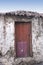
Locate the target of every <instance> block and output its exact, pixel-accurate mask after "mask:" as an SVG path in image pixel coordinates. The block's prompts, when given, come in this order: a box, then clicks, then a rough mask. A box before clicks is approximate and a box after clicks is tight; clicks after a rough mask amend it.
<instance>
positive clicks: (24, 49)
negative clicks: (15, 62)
mask: <svg viewBox="0 0 43 65" xmlns="http://www.w3.org/2000/svg"><path fill="white" fill-rule="evenodd" d="M30 36H31V23H19V22H18V23H15V43H16V55H17V57H27V56H29V54H30V40H31V39H30Z"/></svg>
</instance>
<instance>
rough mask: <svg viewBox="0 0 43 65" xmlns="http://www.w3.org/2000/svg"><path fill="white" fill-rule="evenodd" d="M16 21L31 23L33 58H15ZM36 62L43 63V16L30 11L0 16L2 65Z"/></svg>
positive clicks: (0, 56) (0, 58)
mask: <svg viewBox="0 0 43 65" xmlns="http://www.w3.org/2000/svg"><path fill="white" fill-rule="evenodd" d="M16 21H19V22H20V21H21V22H31V23H32V52H33V57H26V58H16V47H15V22H16ZM36 61H37V62H40V61H43V16H42V15H41V14H40V13H36V12H30V11H28V12H26V11H17V12H11V13H5V14H0V62H1V63H2V64H4V65H29V64H32V63H35V62H36Z"/></svg>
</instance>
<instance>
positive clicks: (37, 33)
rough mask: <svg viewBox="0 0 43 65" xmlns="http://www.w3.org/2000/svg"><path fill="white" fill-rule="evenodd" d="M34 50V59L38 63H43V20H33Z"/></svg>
mask: <svg viewBox="0 0 43 65" xmlns="http://www.w3.org/2000/svg"><path fill="white" fill-rule="evenodd" d="M32 46H33V47H32V48H33V57H34V59H35V60H37V61H43V19H42V18H37V17H36V18H33V20H32Z"/></svg>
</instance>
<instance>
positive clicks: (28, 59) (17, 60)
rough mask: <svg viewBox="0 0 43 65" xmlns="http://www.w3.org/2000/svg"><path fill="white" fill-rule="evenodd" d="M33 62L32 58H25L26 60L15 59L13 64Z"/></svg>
mask: <svg viewBox="0 0 43 65" xmlns="http://www.w3.org/2000/svg"><path fill="white" fill-rule="evenodd" d="M34 62H35V61H34V58H32V57H26V58H16V59H15V61H14V63H15V64H16V65H17V64H20V63H31V64H33V63H34Z"/></svg>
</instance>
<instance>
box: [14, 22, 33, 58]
mask: <svg viewBox="0 0 43 65" xmlns="http://www.w3.org/2000/svg"><path fill="white" fill-rule="evenodd" d="M16 23H30V24H31V35H30V39H31V40H30V48H29V49H30V52H29V53H30V54H29V56H28V57H33V52H32V22H31V21H28V22H25V21H15V25H16ZM15 34H16V33H15ZM15 42H16V41H15ZM15 51H16V43H15ZM16 55H17V54H16ZM16 58H17V56H16ZM20 58H24V57H20Z"/></svg>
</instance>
